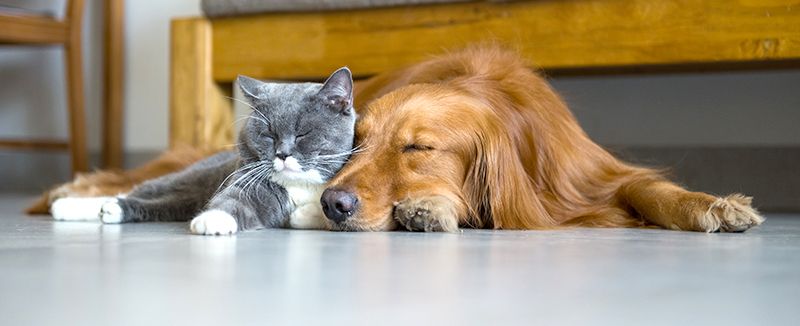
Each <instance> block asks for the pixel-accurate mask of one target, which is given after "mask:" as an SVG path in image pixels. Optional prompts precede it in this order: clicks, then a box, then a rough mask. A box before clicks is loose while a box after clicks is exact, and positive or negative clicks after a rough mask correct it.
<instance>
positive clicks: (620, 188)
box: [329, 47, 763, 232]
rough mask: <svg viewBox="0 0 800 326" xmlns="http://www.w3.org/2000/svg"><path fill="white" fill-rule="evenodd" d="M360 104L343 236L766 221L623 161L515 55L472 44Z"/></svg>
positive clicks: (393, 76) (728, 225)
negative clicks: (350, 205) (352, 207)
mask: <svg viewBox="0 0 800 326" xmlns="http://www.w3.org/2000/svg"><path fill="white" fill-rule="evenodd" d="M355 98H356V107H357V109H358V112H359V114H360V115H361V117H360V119H359V121H358V123H357V124H356V137H358V139H359V140H360V143H361V144H360V147H361V149H360V150H359V151H358V153H356V154H354V155H353V156H352V157H351V159H350V162H349V163H348V164H347V165H346V166H345V167H344V169H343V170H342V171H341V172H340V173H339V174H338V175H337V176H336V177H335V178H334V180H332V181H331V183H330V185H329V187H330V188H336V189H338V190H343V191H347V192H350V193H353V194H354V195H355V197H356V198H357V199H358V202H359V208H358V210H356V211H355V212H353V215H352V216H350V217H349V218H348V219H347V221H346V222H345V223H344V224H342V225H340V226H339V228H341V229H347V230H390V229H394V228H395V227H396V226H397V225H398V223H399V224H401V225H404V226H406V227H408V228H410V229H420V230H422V229H424V230H443V231H452V230H455V228H456V226H462V227H476V228H495V229H512V230H517V229H554V228H562V227H569V226H582V227H641V226H652V225H656V226H660V227H664V228H672V229H680V230H694V231H706V232H711V231H717V230H722V231H741V230H744V229H746V228H748V227H751V226H753V225H756V224H758V223H760V222H761V221H762V220H763V218H762V217H761V216H759V215H758V214H757V213H756V212H755V211H754V210H753V209H752V208H751V207H750V199H749V198H746V197H744V196H741V195H733V196H729V197H727V198H724V199H721V198H717V197H714V196H711V195H708V194H703V193H697V192H688V191H686V190H684V189H682V188H680V187H678V186H676V185H675V184H673V183H671V182H668V181H666V180H665V179H664V178H663V177H662V176H661V175H660V174H659V173H657V172H656V171H654V170H651V169H646V168H641V167H635V166H632V165H629V164H626V163H623V162H621V161H619V160H618V159H616V158H614V157H613V156H612V155H611V154H609V153H608V152H607V151H606V150H604V149H603V148H601V147H600V146H598V145H597V144H595V143H594V142H593V141H591V140H590V139H589V137H588V136H587V135H586V133H585V132H584V131H583V130H582V129H581V128H580V126H579V125H578V123H577V121H576V120H575V118H574V117H573V115H572V114H571V113H570V111H569V110H568V109H567V107H566V105H565V104H564V102H563V101H562V100H561V98H559V96H558V95H557V94H556V93H555V92H554V91H553V90H552V89H551V88H550V86H549V85H548V84H547V83H546V82H545V80H544V79H543V78H542V77H541V76H539V75H538V74H536V73H535V72H533V71H531V70H530V69H529V68H527V66H526V65H525V62H524V61H523V60H521V59H520V57H519V56H518V55H517V54H516V53H515V52H513V51H507V50H504V49H501V48H499V47H475V48H471V49H467V50H464V51H460V52H455V53H452V54H448V55H445V56H442V57H439V58H435V59H433V60H430V61H427V62H423V63H420V64H417V65H415V66H411V67H408V68H405V69H401V70H398V71H394V72H388V73H384V74H381V75H378V76H376V77H374V78H371V79H369V80H367V81H365V82H362V83H360V84H358V85H356V90H355Z"/></svg>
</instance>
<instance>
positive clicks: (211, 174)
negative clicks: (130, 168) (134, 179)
mask: <svg viewBox="0 0 800 326" xmlns="http://www.w3.org/2000/svg"><path fill="white" fill-rule="evenodd" d="M237 160H238V158H237V156H236V153H234V152H222V153H219V154H216V155H214V156H212V157H209V158H207V159H204V160H202V161H200V162H197V163H195V164H194V165H192V166H191V167H189V168H188V169H186V170H184V171H180V172H176V173H173V174H169V175H166V176H163V177H161V178H158V179H153V180H149V181H147V182H145V183H143V184H141V185H139V186H138V187H136V188H135V189H134V190H133V192H131V193H130V194H129V195H128V196H126V197H124V198H122V197H117V198H111V199H108V200H107V201H106V202H105V203H103V204H102V209H101V212H100V220H101V221H103V223H128V222H186V221H189V220H190V219H191V218H192V217H193V216H195V215H196V214H197V213H199V212H200V211H201V210H202V209H203V206H205V204H206V202H208V200H209V199H210V198H211V196H212V195H213V194H214V192H215V191H216V190H217V189H218V188H219V187H220V184H222V182H223V180H225V178H226V177H227V176H228V175H229V174H230V173H231V172H233V171H234V170H235V169H236V162H237Z"/></svg>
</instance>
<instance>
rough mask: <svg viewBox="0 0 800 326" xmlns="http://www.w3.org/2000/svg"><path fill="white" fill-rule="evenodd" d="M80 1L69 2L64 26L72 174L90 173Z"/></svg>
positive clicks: (81, 0)
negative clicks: (67, 25)
mask: <svg viewBox="0 0 800 326" xmlns="http://www.w3.org/2000/svg"><path fill="white" fill-rule="evenodd" d="M82 21H83V0H72V1H70V2H69V4H68V6H67V17H66V22H67V23H68V24H69V30H68V34H69V39H68V41H67V43H66V44H64V58H65V66H66V69H67V74H66V77H67V100H68V102H69V115H68V117H69V121H70V124H69V130H70V131H69V135H70V136H69V150H70V152H71V158H72V174H73V176H74V175H75V174H76V173H78V172H86V171H89V157H88V154H87V151H86V114H85V111H84V93H83V55H82V46H81V31H82V28H81V27H82V26H81V22H82Z"/></svg>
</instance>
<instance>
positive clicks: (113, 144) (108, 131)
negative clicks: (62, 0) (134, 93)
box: [101, 0, 124, 169]
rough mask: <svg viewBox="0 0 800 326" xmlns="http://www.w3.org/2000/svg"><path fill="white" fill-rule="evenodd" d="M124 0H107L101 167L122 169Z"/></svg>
mask: <svg viewBox="0 0 800 326" xmlns="http://www.w3.org/2000/svg"><path fill="white" fill-rule="evenodd" d="M123 7H124V1H123V0H108V1H106V12H105V27H106V31H105V41H106V45H105V48H106V52H105V58H104V60H105V65H104V66H105V69H103V70H104V73H105V91H104V93H105V108H104V114H103V154H102V162H101V164H102V166H103V168H106V169H121V168H122V166H123V164H124V162H123V161H124V157H123V156H124V155H123V152H122V128H123V126H122V73H123V54H124V53H123V51H122V50H123V37H124V35H123V25H122V24H123V17H124V8H123Z"/></svg>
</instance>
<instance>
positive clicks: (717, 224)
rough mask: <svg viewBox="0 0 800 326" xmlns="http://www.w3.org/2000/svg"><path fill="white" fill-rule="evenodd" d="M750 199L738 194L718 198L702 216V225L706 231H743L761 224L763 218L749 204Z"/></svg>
mask: <svg viewBox="0 0 800 326" xmlns="http://www.w3.org/2000/svg"><path fill="white" fill-rule="evenodd" d="M751 200H752V198H751V197H745V196H743V195H739V194H736V195H730V196H728V197H725V198H718V199H717V200H716V201H715V202H714V203H713V204H711V206H710V207H709V208H708V211H707V212H706V213H705V215H704V216H703V219H702V223H701V224H702V227H703V228H704V229H705V231H706V232H744V231H746V230H747V229H749V228H751V227H754V226H756V225H759V224H761V223H762V222H764V220H765V218H764V217H763V216H761V215H760V214H758V212H757V211H756V210H755V209H753V207H752V206H750V203H751Z"/></svg>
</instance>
